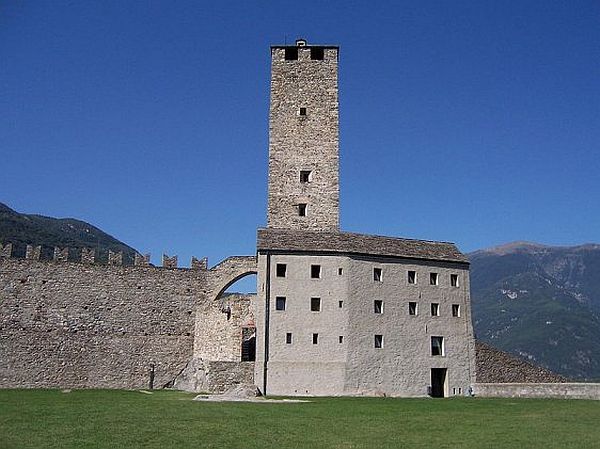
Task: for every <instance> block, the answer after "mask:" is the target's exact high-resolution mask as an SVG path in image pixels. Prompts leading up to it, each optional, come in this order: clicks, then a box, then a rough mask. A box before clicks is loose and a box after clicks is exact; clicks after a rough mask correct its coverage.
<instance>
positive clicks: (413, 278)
mask: <svg viewBox="0 0 600 449" xmlns="http://www.w3.org/2000/svg"><path fill="white" fill-rule="evenodd" d="M408 283H409V284H416V283H417V272H416V271H410V270H409V272H408Z"/></svg>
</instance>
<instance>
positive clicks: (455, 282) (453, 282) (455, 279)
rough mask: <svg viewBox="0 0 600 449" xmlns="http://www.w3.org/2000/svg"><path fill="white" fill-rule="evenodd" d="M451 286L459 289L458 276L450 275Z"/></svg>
mask: <svg viewBox="0 0 600 449" xmlns="http://www.w3.org/2000/svg"><path fill="white" fill-rule="evenodd" d="M450 286H451V287H458V274H451V275H450Z"/></svg>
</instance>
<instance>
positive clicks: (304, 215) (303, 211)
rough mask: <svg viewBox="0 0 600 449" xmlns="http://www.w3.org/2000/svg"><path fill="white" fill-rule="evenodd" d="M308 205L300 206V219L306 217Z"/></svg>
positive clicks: (302, 204)
mask: <svg viewBox="0 0 600 449" xmlns="http://www.w3.org/2000/svg"><path fill="white" fill-rule="evenodd" d="M306 208H307V206H306V204H305V203H301V204H298V216H299V217H306Z"/></svg>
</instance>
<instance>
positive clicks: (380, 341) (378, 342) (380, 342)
mask: <svg viewBox="0 0 600 449" xmlns="http://www.w3.org/2000/svg"><path fill="white" fill-rule="evenodd" d="M374 343H375V348H376V349H381V348H383V335H375V342H374Z"/></svg>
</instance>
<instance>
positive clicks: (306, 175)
mask: <svg viewBox="0 0 600 449" xmlns="http://www.w3.org/2000/svg"><path fill="white" fill-rule="evenodd" d="M311 181H312V171H310V170H300V182H301V183H302V184H306V183H309V182H311Z"/></svg>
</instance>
